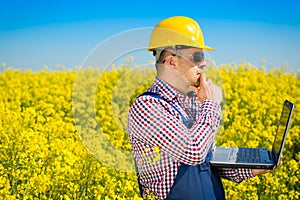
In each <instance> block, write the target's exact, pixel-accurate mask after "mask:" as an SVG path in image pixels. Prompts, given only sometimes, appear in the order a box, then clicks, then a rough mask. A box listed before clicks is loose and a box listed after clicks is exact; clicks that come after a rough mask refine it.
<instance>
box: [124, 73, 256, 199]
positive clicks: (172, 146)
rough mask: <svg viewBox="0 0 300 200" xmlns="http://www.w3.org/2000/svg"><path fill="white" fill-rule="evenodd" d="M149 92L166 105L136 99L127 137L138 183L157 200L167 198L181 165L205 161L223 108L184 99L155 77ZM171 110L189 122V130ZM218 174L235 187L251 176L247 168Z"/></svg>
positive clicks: (158, 101)
mask: <svg viewBox="0 0 300 200" xmlns="http://www.w3.org/2000/svg"><path fill="white" fill-rule="evenodd" d="M148 91H150V92H154V93H156V94H159V95H160V96H161V97H162V98H163V99H164V100H162V99H158V98H155V97H151V96H149V95H145V96H141V97H139V98H137V99H136V100H135V101H134V103H133V104H132V106H131V108H130V111H129V114H128V135H129V138H130V143H131V146H132V152H133V156H134V159H135V161H136V165H137V170H138V172H139V175H140V183H141V184H142V185H143V187H144V188H146V189H149V190H150V192H151V193H153V194H154V195H155V196H156V198H157V199H165V198H166V197H167V194H168V193H169V191H170V189H171V187H172V184H173V182H174V179H175V177H176V175H177V171H178V168H179V166H180V163H185V164H188V165H199V164H201V163H203V162H204V159H205V157H206V155H207V153H208V151H209V149H210V146H211V145H212V144H213V141H214V136H215V134H216V130H217V128H218V126H219V123H220V120H221V108H220V105H219V104H217V103H216V102H215V101H214V100H212V99H207V100H204V101H203V102H202V104H200V103H199V102H198V100H197V97H196V96H192V97H189V96H186V97H185V96H184V95H183V94H181V93H180V92H179V91H178V90H176V89H175V88H173V87H172V86H170V85H169V84H167V83H166V82H164V81H163V80H161V79H159V78H158V77H157V78H156V79H155V81H154V84H153V86H152V87H151V88H150V89H149V90H148ZM171 105H172V106H171ZM173 106H174V107H176V108H177V109H178V110H179V111H180V112H181V114H183V115H184V116H185V117H186V118H188V119H189V120H190V121H191V122H192V123H193V126H192V127H191V128H189V129H188V128H187V127H186V126H185V125H184V123H183V121H182V119H181V116H180V114H179V113H178V111H176V109H174V107H173ZM220 175H221V176H224V177H225V178H227V179H230V180H232V181H235V182H241V181H242V180H244V179H246V178H250V177H252V173H251V170H249V169H224V170H221V171H220Z"/></svg>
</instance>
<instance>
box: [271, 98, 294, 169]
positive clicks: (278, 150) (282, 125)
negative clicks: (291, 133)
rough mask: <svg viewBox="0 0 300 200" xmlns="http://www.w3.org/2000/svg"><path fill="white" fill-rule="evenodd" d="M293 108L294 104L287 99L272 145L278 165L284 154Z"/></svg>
mask: <svg viewBox="0 0 300 200" xmlns="http://www.w3.org/2000/svg"><path fill="white" fill-rule="evenodd" d="M293 110H294V104H293V103H292V102H290V101H288V100H285V101H284V104H283V109H282V112H281V116H280V120H279V122H278V126H277V131H276V136H275V140H274V143H273V147H272V152H273V155H274V156H275V162H276V165H277V166H278V165H279V162H280V159H279V158H280V157H281V156H282V151H283V146H284V143H285V140H286V135H287V132H288V129H289V123H290V120H291V118H292V113H293Z"/></svg>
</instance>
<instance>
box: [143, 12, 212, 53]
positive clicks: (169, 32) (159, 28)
mask: <svg viewBox="0 0 300 200" xmlns="http://www.w3.org/2000/svg"><path fill="white" fill-rule="evenodd" d="M178 45H182V46H189V47H196V48H202V49H204V50H214V49H213V48H211V47H209V46H206V45H205V44H204V38H203V33H202V30H201V28H200V26H199V24H198V23H197V22H196V21H195V20H194V19H191V18H189V17H185V16H174V17H170V18H167V19H164V20H162V21H161V22H159V23H158V24H157V25H156V26H155V28H154V29H153V31H152V34H151V38H150V43H149V46H148V50H149V51H153V50H154V49H157V48H162V47H170V46H171V47H175V46H178Z"/></svg>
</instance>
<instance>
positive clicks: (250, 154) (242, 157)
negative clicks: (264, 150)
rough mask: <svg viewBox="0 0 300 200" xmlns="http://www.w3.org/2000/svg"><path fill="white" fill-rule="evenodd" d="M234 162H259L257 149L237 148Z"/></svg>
mask: <svg viewBox="0 0 300 200" xmlns="http://www.w3.org/2000/svg"><path fill="white" fill-rule="evenodd" d="M236 162H243V163H258V162H260V155H259V149H251V148H239V151H238V153H237V159H236Z"/></svg>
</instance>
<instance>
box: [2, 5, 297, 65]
mask: <svg viewBox="0 0 300 200" xmlns="http://www.w3.org/2000/svg"><path fill="white" fill-rule="evenodd" d="M0 7H1V12H0V63H6V64H7V65H12V66H13V67H15V68H24V69H29V68H31V69H33V70H38V69H41V68H42V67H43V66H44V65H48V66H49V68H50V69H54V68H55V66H56V65H64V66H66V67H72V66H76V65H81V64H82V63H83V62H84V61H85V60H86V58H87V57H88V56H89V55H90V54H91V51H92V50H95V48H97V47H99V46H101V44H105V42H107V41H109V40H114V37H115V36H116V35H119V34H123V33H124V32H126V31H129V30H133V29H136V28H145V29H147V30H151V28H152V27H154V26H155V25H156V24H157V23H158V22H159V21H160V20H162V19H164V18H166V17H170V16H174V15H185V16H189V17H192V18H194V19H196V20H197V21H198V22H199V24H200V26H201V27H202V29H203V32H204V35H205V40H206V43H207V44H208V45H210V46H212V47H214V48H215V49H216V51H215V52H212V53H210V56H211V57H212V59H213V60H215V62H216V63H217V64H222V63H231V62H236V63H237V64H239V63H241V62H243V61H247V62H250V63H252V64H253V65H257V66H259V65H261V60H262V59H265V60H266V62H265V65H266V66H267V67H268V68H272V67H281V66H283V65H286V64H288V66H289V68H288V69H292V70H294V71H296V70H298V69H300V56H299V52H300V39H299V35H300V15H299V14H298V13H299V11H300V2H299V1H294V0H286V1H278V0H273V1H270V0H267V1H258V0H251V1H237V0H227V1H218V0H215V1H208V0H206V1H201V0H197V1H188V0H185V1H176V0H174V1H161V2H159V1H120V2H119V1H113V2H112V1H106V2H102V1H91V0H85V1H78V0H73V1H64V0H61V1H59V0H51V1H50V0H44V1H43V0H41V1H33V0H27V1H25V0H19V1H17V0H15V1H9V0H6V1H4V0H0ZM125 36H126V34H125ZM137 37H139V38H143V39H144V40H145V42H147V41H148V39H149V35H148V34H147V33H145V34H139V35H138V36H137ZM128 38H130V37H128ZM131 40H132V42H133V43H134V42H135V40H134V37H132V38H130V40H129V39H128V41H127V42H131ZM109 44H110V43H109ZM114 45H118V44H114ZM120 45H122V44H120ZM100 49H101V48H100ZM115 49H117V48H115V46H110V47H107V48H106V50H102V51H99V52H98V54H97V57H98V58H99V59H101V57H103V59H105V57H107V56H106V55H105V53H107V52H113V51H115ZM100 54H101V55H100ZM140 54H141V58H142V57H143V56H144V59H145V61H139V62H148V60H149V59H152V57H151V54H150V53H149V52H147V51H142V50H141V51H140ZM113 61H116V59H115V60H110V61H107V62H106V63H105V64H107V63H109V62H113Z"/></svg>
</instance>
